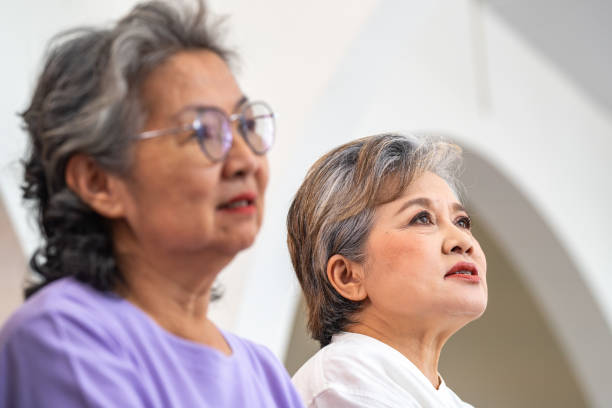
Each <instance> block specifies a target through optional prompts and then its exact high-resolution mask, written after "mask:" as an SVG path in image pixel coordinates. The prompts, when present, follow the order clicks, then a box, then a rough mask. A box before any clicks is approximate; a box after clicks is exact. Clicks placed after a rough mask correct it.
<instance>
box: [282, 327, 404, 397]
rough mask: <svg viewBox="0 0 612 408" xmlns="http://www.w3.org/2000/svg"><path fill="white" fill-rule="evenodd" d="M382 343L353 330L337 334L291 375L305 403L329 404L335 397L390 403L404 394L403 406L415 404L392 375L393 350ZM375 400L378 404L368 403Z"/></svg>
mask: <svg viewBox="0 0 612 408" xmlns="http://www.w3.org/2000/svg"><path fill="white" fill-rule="evenodd" d="M379 343H380V342H378V341H376V340H374V339H371V338H369V337H367V336H363V335H359V334H354V333H342V334H341V335H337V336H334V340H333V342H332V343H331V344H329V345H327V346H325V347H323V348H322V349H321V350H319V351H318V352H317V353H316V354H315V355H314V356H312V357H311V358H310V359H309V360H308V361H307V362H306V363H305V364H304V365H303V366H302V367H301V368H300V369H299V370H298V371H297V372H296V373H295V375H294V376H293V378H292V381H293V383H294V385H295V386H296V388H297V389H298V391H299V392H300V394H301V395H302V398H303V400H304V402H305V403H306V405H307V406H310V405H312V406H333V404H332V405H329V404H327V401H328V400H329V401H331V400H333V401H336V402H338V401H344V404H345V405H346V406H374V407H387V406H394V405H393V404H394V403H396V402H397V401H395V402H394V398H395V397H396V396H397V397H399V396H401V397H402V398H403V399H402V400H401V401H403V404H404V405H403V406H412V405H410V404H409V403H410V401H411V397H410V396H406V395H405V392H404V391H403V390H402V389H401V387H398V386H397V384H396V382H395V381H394V379H393V378H392V375H393V373H391V372H390V370H391V371H392V370H393V369H394V368H393V364H390V362H393V361H394V358H395V357H396V356H395V355H394V352H393V350H391V351H389V350H387V348H388V346H386V345H382V346H381V344H382V343H380V344H379ZM315 401H316V405H315ZM357 401H359V402H357ZM372 401H376V404H374V405H369V404H371V403H372ZM360 404H362V405H360Z"/></svg>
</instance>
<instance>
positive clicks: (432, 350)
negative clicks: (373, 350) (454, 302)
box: [347, 314, 455, 389]
mask: <svg viewBox="0 0 612 408" xmlns="http://www.w3.org/2000/svg"><path fill="white" fill-rule="evenodd" d="M422 320H423V319H419V320H418V321H415V322H402V323H401V324H397V322H390V321H389V320H387V319H377V318H374V317H373V316H369V315H367V314H366V315H365V316H364V315H363V314H362V315H361V316H360V318H359V322H358V323H355V324H354V325H352V326H350V327H349V328H348V329H347V331H349V332H353V333H359V334H364V335H366V336H370V337H372V338H375V339H377V340H379V341H381V342H383V343H385V344H387V345H388V346H391V347H393V348H394V349H396V350H397V351H399V352H400V353H402V354H403V355H404V356H405V357H406V358H407V359H408V360H410V361H411V362H412V363H413V364H414V365H415V366H416V367H417V368H418V369H419V370H420V371H421V373H423V374H424V375H425V377H427V379H428V380H429V382H430V383H431V384H432V385H433V386H434V388H436V389H438V387H439V386H440V383H441V382H440V376H439V374H438V361H439V359H440V352H441V351H442V347H443V346H444V344H445V343H446V341H447V340H448V338H449V337H450V336H451V335H452V334H453V333H454V331H455V330H444V329H440V328H435V327H430V326H423V324H422Z"/></svg>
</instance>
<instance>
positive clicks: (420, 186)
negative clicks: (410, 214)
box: [402, 171, 459, 202]
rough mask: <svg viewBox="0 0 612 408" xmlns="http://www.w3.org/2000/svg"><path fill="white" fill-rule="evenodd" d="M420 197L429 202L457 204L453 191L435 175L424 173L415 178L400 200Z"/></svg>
mask: <svg viewBox="0 0 612 408" xmlns="http://www.w3.org/2000/svg"><path fill="white" fill-rule="evenodd" d="M416 196H422V197H425V198H429V199H431V200H436V199H438V200H444V201H448V202H459V198H458V197H457V194H456V193H455V191H454V190H453V189H452V188H451V187H450V186H449V185H448V183H447V182H446V180H444V179H443V178H442V177H440V176H438V175H437V174H435V173H432V172H430V171H426V172H424V173H423V174H421V175H419V176H417V177H416V178H415V179H414V180H413V181H412V183H410V184H409V185H408V187H407V188H406V190H405V191H404V194H402V198H403V199H406V198H408V199H409V198H414V197H416Z"/></svg>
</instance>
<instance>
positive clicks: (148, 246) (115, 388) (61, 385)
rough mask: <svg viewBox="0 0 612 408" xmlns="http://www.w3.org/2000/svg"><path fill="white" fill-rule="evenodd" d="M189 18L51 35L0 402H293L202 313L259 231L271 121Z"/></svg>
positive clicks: (199, 11) (36, 109)
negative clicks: (37, 233) (31, 223)
mask: <svg viewBox="0 0 612 408" xmlns="http://www.w3.org/2000/svg"><path fill="white" fill-rule="evenodd" d="M196 6H197V7H196V9H192V8H190V7H187V5H185V4H181V3H175V2H167V3H164V2H150V3H144V4H140V5H138V6H136V7H135V8H134V9H133V10H132V11H131V12H130V13H129V14H128V15H127V16H126V17H124V18H123V19H122V20H120V21H119V22H118V23H117V24H116V25H114V27H112V28H110V29H93V28H91V29H79V30H73V31H70V32H68V33H66V34H64V35H63V36H61V37H59V39H57V41H56V44H55V45H54V46H53V47H52V49H51V51H50V53H49V55H48V58H47V61H46V64H45V66H44V69H43V72H42V74H41V75H40V77H39V79H38V84H37V86H36V89H35V92H34V95H33V97H32V100H31V104H30V106H29V107H28V108H27V110H26V111H25V112H24V113H23V118H24V122H25V127H26V129H27V132H28V134H29V136H30V142H31V149H30V153H29V157H28V158H27V159H26V160H25V183H24V187H23V191H24V197H25V198H26V199H29V200H31V201H32V202H33V204H34V207H35V208H36V210H37V215H38V222H39V225H40V229H41V232H42V236H43V238H44V244H43V245H42V247H41V248H40V249H39V250H38V251H37V252H36V253H35V255H34V256H33V257H32V260H31V266H32V268H33V269H34V271H35V272H37V274H38V279H37V280H36V281H35V282H34V283H33V284H32V285H31V286H30V287H29V288H27V290H26V296H27V297H28V299H27V301H26V302H25V304H24V305H23V306H22V307H21V308H20V309H19V310H18V311H17V312H16V313H15V314H14V315H13V316H12V317H11V318H10V319H9V321H8V322H7V323H6V325H5V326H4V327H3V329H2V330H1V332H0V406H2V407H34V406H52V407H77V406H79V407H81V406H96V407H98V406H99V407H119V406H121V407H247V406H248V407H299V406H302V403H301V401H300V398H299V395H298V394H297V392H296V391H295V389H294V388H293V386H292V384H291V381H290V379H289V377H288V375H287V373H286V371H285V369H284V367H283V366H282V365H281V363H280V362H279V361H278V360H277V359H276V358H275V357H274V356H273V354H272V353H271V352H270V351H269V350H268V349H266V348H265V347H262V346H259V345H256V344H254V343H252V342H250V341H247V340H245V339H242V338H240V337H238V336H236V335H233V334H231V333H228V332H226V331H223V330H220V329H219V328H218V327H217V326H215V324H214V323H212V322H211V321H210V320H209V319H208V317H207V309H208V305H209V302H210V300H211V297H214V296H215V293H214V290H213V282H214V281H215V278H216V277H217V275H218V274H219V272H220V271H221V270H222V269H223V268H224V267H225V266H226V265H227V264H228V263H230V262H231V261H232V259H233V258H234V257H235V256H236V254H237V253H238V252H240V251H241V250H243V249H246V248H248V247H250V246H251V245H252V244H253V241H254V240H255V237H256V235H257V232H258V231H259V228H260V225H261V222H262V216H263V209H264V192H265V189H266V185H267V182H268V164H267V159H266V156H265V154H266V152H267V151H268V150H269V149H270V147H271V146H272V142H273V141H274V131H275V129H274V114H273V112H272V110H271V109H270V108H269V106H268V105H267V104H265V103H263V102H258V101H251V100H250V99H249V98H247V97H246V96H245V95H244V93H243V92H242V91H241V89H240V88H239V86H238V85H237V83H236V80H235V78H234V76H233V75H232V73H231V71H230V69H229V68H228V59H229V57H230V53H229V52H228V51H227V50H226V49H225V48H223V47H222V46H221V45H220V44H219V42H218V39H217V37H216V35H215V33H214V31H213V30H211V28H210V27H209V26H207V25H206V24H205V19H206V12H205V9H204V5H203V4H202V3H201V2H199V3H197V4H196Z"/></svg>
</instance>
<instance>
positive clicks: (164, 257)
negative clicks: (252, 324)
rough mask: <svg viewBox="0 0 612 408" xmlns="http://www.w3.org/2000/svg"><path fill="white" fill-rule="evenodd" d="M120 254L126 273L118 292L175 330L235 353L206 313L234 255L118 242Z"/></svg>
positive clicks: (174, 332)
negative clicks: (179, 251) (221, 274)
mask: <svg viewBox="0 0 612 408" xmlns="http://www.w3.org/2000/svg"><path fill="white" fill-rule="evenodd" d="M115 253H116V257H117V262H118V266H119V269H120V271H121V274H122V277H123V281H122V282H120V283H119V284H118V285H117V287H116V288H115V290H116V292H117V293H118V294H119V295H121V296H123V297H124V298H125V299H126V300H128V301H129V302H131V303H132V304H134V305H135V306H137V307H138V308H140V309H142V310H143V311H144V312H145V313H146V314H148V315H149V316H150V317H151V318H153V320H155V321H156V322H157V324H159V325H160V326H161V327H162V328H164V329H165V330H167V331H169V332H170V333H172V334H174V335H176V336H178V337H182V338H184V339H187V340H191V341H194V342H197V343H201V344H205V345H208V346H210V347H213V348H216V349H218V350H220V351H221V352H223V353H225V354H231V350H230V348H229V345H228V344H227V343H226V342H225V339H224V338H223V336H222V334H221V333H220V331H219V330H218V329H217V327H216V326H215V325H214V324H213V323H212V322H211V321H210V320H209V319H208V316H207V312H208V304H209V302H210V294H211V290H212V286H213V283H214V281H215V278H216V277H217V275H218V273H219V272H220V271H221V269H223V267H225V266H226V265H227V264H228V263H229V262H230V261H231V259H232V257H229V256H223V257H221V256H219V254H201V253H197V254H184V253H182V254H164V253H163V251H160V250H149V251H147V250H146V249H145V248H143V247H138V246H132V247H131V248H129V247H128V246H127V245H124V246H123V247H120V246H118V245H116V249H115Z"/></svg>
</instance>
